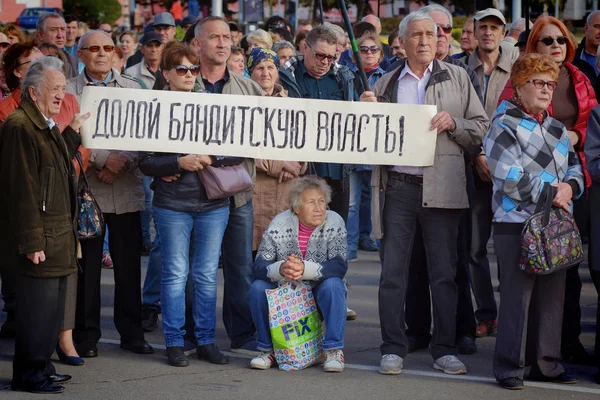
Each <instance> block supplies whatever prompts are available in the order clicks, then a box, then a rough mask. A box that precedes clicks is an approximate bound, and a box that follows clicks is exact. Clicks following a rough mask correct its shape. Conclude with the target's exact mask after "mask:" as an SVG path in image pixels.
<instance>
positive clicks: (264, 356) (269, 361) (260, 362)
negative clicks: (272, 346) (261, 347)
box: [250, 351, 277, 369]
mask: <svg viewBox="0 0 600 400" xmlns="http://www.w3.org/2000/svg"><path fill="white" fill-rule="evenodd" d="M273 365H277V362H275V354H273V352H272V351H263V352H262V353H261V355H260V356H258V357H255V358H253V359H252V361H250V368H253V369H269V368H271V367H272V366H273Z"/></svg>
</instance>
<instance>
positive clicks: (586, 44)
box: [575, 10, 600, 75]
mask: <svg viewBox="0 0 600 400" xmlns="http://www.w3.org/2000/svg"><path fill="white" fill-rule="evenodd" d="M583 30H584V32H585V37H584V38H583V39H582V40H581V44H580V45H579V47H578V48H577V51H575V60H576V61H577V60H582V61H585V62H587V63H588V64H590V65H591V66H592V67H593V68H594V71H595V72H596V75H598V67H597V66H596V53H597V51H598V45H600V10H596V11H593V12H591V13H590V15H588V17H587V19H586V22H585V25H584V27H583Z"/></svg>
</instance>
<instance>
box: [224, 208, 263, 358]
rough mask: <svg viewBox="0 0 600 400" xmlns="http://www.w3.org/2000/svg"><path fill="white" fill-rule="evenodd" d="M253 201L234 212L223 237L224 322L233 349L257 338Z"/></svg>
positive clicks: (230, 215) (230, 216)
mask: <svg viewBox="0 0 600 400" xmlns="http://www.w3.org/2000/svg"><path fill="white" fill-rule="evenodd" d="M253 225H254V212H253V209H252V202H251V201H249V202H248V203H246V204H244V205H243V206H241V207H238V208H236V209H234V210H232V211H231V213H230V214H229V222H228V223H227V229H226V230H225V236H224V237H223V251H222V254H223V279H224V281H225V284H224V289H223V324H224V325H225V330H226V331H227V335H228V336H229V339H230V340H231V347H232V348H239V347H242V346H243V345H244V344H246V343H247V342H248V341H250V340H254V334H255V332H256V329H255V328H254V324H253V323H252V316H251V315H250V306H249V305H248V291H249V290H250V284H251V283H252V263H253V259H252V233H253Z"/></svg>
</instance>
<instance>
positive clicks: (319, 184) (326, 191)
mask: <svg viewBox="0 0 600 400" xmlns="http://www.w3.org/2000/svg"><path fill="white" fill-rule="evenodd" d="M309 189H315V190H318V191H319V192H321V193H323V196H325V203H326V204H329V202H331V187H330V186H329V185H328V184H327V182H325V180H323V179H321V178H319V177H317V176H315V175H306V176H303V177H301V178H298V179H295V180H294V181H293V182H292V183H291V185H290V188H289V191H288V206H289V207H290V210H291V211H294V208H296V207H298V206H300V203H301V202H302V193H304V191H305V190H309Z"/></svg>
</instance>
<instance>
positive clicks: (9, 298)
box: [0, 266, 17, 325]
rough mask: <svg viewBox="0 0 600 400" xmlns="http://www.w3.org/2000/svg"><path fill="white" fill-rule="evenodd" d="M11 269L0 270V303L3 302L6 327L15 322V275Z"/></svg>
mask: <svg viewBox="0 0 600 400" xmlns="http://www.w3.org/2000/svg"><path fill="white" fill-rule="evenodd" d="M12 268H13V267H12V266H11V267H9V266H4V267H1V268H0V279H2V288H1V292H2V301H4V311H5V312H6V321H5V322H4V323H5V324H7V325H13V324H14V321H15V301H16V300H15V296H16V288H15V286H16V284H17V282H16V279H17V277H16V275H15V271H14V270H13V269H12Z"/></svg>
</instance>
